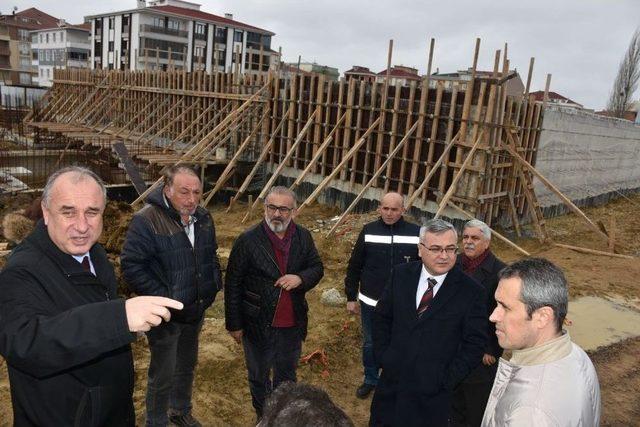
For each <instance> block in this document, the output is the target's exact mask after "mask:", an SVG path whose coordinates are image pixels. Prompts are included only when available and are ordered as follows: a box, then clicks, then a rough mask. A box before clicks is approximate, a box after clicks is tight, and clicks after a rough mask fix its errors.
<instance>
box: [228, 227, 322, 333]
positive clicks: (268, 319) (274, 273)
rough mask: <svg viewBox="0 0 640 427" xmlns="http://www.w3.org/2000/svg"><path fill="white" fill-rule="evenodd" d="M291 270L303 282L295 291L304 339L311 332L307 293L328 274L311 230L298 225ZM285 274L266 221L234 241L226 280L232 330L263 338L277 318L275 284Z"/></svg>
mask: <svg viewBox="0 0 640 427" xmlns="http://www.w3.org/2000/svg"><path fill="white" fill-rule="evenodd" d="M287 274H296V275H298V276H300V278H301V279H302V284H301V285H300V286H299V287H297V288H295V289H293V290H292V291H291V299H292V302H293V310H294V314H295V317H296V322H297V327H299V328H300V333H301V334H302V338H303V339H304V338H305V337H306V334H307V323H308V321H307V311H308V306H307V301H306V300H305V294H306V292H307V291H308V290H310V289H312V288H313V287H314V286H316V285H317V284H318V282H320V279H321V278H322V276H323V275H324V268H323V266H322V261H321V260H320V256H319V255H318V251H317V250H316V247H315V244H314V243H313V239H312V237H311V233H309V231H308V230H306V229H305V228H303V227H300V226H299V225H296V230H295V232H294V234H293V237H292V240H291V249H290V250H289V261H288V263H287ZM280 276H281V274H280V270H279V269H278V264H277V263H276V256H275V253H274V252H273V248H272V247H271V242H270V241H269V238H268V237H267V234H266V232H265V231H264V229H263V227H262V224H261V223H260V224H258V225H256V226H254V227H252V228H250V229H249V230H247V231H245V232H244V233H242V234H241V235H240V236H239V237H238V238H237V239H236V241H235V242H234V244H233V248H232V249H231V255H230V256H229V264H228V266H227V276H226V281H225V291H224V292H225V295H224V302H225V318H226V327H227V330H229V331H237V330H241V329H242V330H243V331H244V333H245V334H246V335H247V336H249V337H251V338H253V339H260V338H261V337H262V336H263V333H264V331H265V330H266V329H267V328H269V327H270V326H271V324H272V322H273V316H274V314H275V310H276V305H277V304H278V298H279V296H280V292H281V288H279V287H275V286H273V284H274V283H275V281H276V280H277V279H278V278H279V277H280Z"/></svg>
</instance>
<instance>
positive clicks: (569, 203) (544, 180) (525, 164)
mask: <svg viewBox="0 0 640 427" xmlns="http://www.w3.org/2000/svg"><path fill="white" fill-rule="evenodd" d="M506 134H507V135H508V138H509V139H510V140H511V142H512V144H514V145H515V140H514V139H513V136H512V135H511V132H506ZM502 148H504V149H505V150H507V151H508V152H509V154H511V156H513V158H515V159H517V160H518V161H519V162H520V164H521V165H522V166H523V167H525V168H526V169H527V170H528V171H529V172H531V173H532V174H533V175H535V176H536V178H538V179H539V180H540V182H542V183H543V184H544V185H545V187H547V188H548V189H549V190H550V191H551V192H552V193H554V194H555V195H556V196H558V197H559V198H560V200H562V201H563V202H564V204H565V205H567V207H568V208H569V209H570V210H571V211H572V212H573V213H575V214H576V215H577V216H578V217H580V218H582V219H583V220H584V221H585V222H586V223H587V224H588V225H589V227H590V228H591V229H592V230H593V231H595V232H596V234H597V235H599V236H601V237H602V238H604V239H605V240H607V241H609V236H607V235H606V234H605V233H603V232H602V231H601V230H600V228H599V227H598V226H597V225H596V224H595V223H594V222H593V221H591V220H590V219H589V217H587V216H586V215H585V214H584V212H582V211H581V210H580V208H578V207H577V206H576V205H574V204H573V202H572V201H571V200H569V198H568V197H567V196H565V195H564V194H562V192H561V191H560V190H558V189H557V188H556V187H555V186H554V185H553V184H552V183H551V182H550V181H549V180H548V179H547V178H545V177H544V176H543V175H542V174H541V173H540V172H538V171H537V170H536V168H534V167H533V166H531V164H530V163H529V162H527V161H526V160H525V159H523V158H522V156H520V154H518V153H517V152H516V151H515V150H514V149H513V148H512V147H510V146H509V145H507V144H502Z"/></svg>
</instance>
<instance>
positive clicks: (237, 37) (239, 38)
mask: <svg viewBox="0 0 640 427" xmlns="http://www.w3.org/2000/svg"><path fill="white" fill-rule="evenodd" d="M233 41H234V42H240V43H242V31H234V32H233Z"/></svg>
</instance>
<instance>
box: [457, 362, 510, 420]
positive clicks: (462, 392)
mask: <svg viewBox="0 0 640 427" xmlns="http://www.w3.org/2000/svg"><path fill="white" fill-rule="evenodd" d="M497 364H498V362H496V363H495V365H493V366H491V367H488V366H484V365H480V366H478V367H476V369H475V370H474V371H473V372H472V374H471V375H470V376H469V377H467V379H466V380H465V381H463V382H462V383H460V385H459V386H458V387H457V388H456V389H455V391H454V393H453V403H452V405H451V421H450V426H452V427H479V426H480V424H482V417H483V415H484V410H485V408H486V406H487V401H488V400H489V395H490V394H491V388H492V387H493V379H494V378H495V374H496V370H497ZM479 374H482V375H479Z"/></svg>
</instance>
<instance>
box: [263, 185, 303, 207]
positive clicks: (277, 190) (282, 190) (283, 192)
mask: <svg viewBox="0 0 640 427" xmlns="http://www.w3.org/2000/svg"><path fill="white" fill-rule="evenodd" d="M272 194H278V195H280V196H289V197H291V199H293V207H294V208H297V207H298V201H297V200H296V193H294V192H293V191H291V190H289V189H288V188H287V187H283V186H281V185H277V186H275V187H271V189H270V190H269V192H268V193H267V195H266V197H265V198H264V202H265V203H267V199H268V198H269V196H270V195H272Z"/></svg>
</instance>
